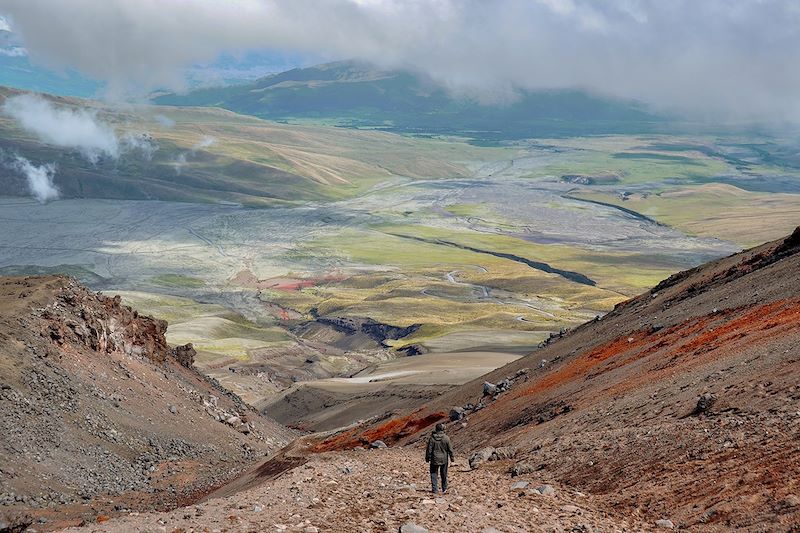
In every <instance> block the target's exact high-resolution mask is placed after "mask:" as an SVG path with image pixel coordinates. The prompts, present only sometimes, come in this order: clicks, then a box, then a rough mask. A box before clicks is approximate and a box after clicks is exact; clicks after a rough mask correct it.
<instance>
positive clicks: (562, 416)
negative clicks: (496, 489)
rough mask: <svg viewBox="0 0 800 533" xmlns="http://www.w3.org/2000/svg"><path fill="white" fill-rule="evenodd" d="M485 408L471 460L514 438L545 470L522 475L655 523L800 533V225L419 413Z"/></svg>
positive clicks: (362, 432) (521, 453)
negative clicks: (505, 385) (496, 387)
mask: <svg viewBox="0 0 800 533" xmlns="http://www.w3.org/2000/svg"><path fill="white" fill-rule="evenodd" d="M526 368H527V369H532V370H529V371H528V372H527V374H526V378H525V379H524V380H522V379H517V380H515V381H514V384H513V385H512V387H511V389H510V390H509V391H508V392H504V393H501V394H499V395H497V396H495V397H483V382H484V380H486V381H490V382H499V381H501V380H502V379H504V378H507V377H512V376H514V375H515V374H516V373H517V371H519V370H522V369H526ZM704 395H710V396H708V397H709V398H711V400H710V401H707V402H706V404H707V405H706V406H704V408H701V409H698V400H699V399H700V398H701V397H702V396H704ZM480 401H483V402H484V403H485V404H486V407H485V408H484V409H482V410H478V411H474V412H468V416H467V419H466V420H464V421H459V422H455V423H451V424H448V426H449V429H448V431H449V432H450V434H451V437H452V439H453V441H454V444H455V446H456V450H457V455H460V456H462V457H463V456H465V455H468V454H469V453H470V452H471V451H473V450H476V449H479V448H483V447H485V446H487V445H488V446H494V447H499V446H515V447H517V449H518V452H517V455H516V457H515V460H514V462H515V463H516V464H518V465H523V466H524V470H528V471H530V472H531V473H530V474H527V475H526V476H523V477H522V478H523V479H526V478H530V479H531V480H532V481H533V480H536V479H541V478H542V477H544V478H549V479H554V480H556V481H557V482H559V483H562V484H564V485H566V486H571V487H573V488H574V489H577V490H579V491H582V492H584V493H587V494H592V495H593V496H597V497H598V498H599V501H603V502H605V505H606V506H607V508H608V509H609V510H610V511H613V512H619V513H622V514H626V515H630V514H631V513H633V515H635V516H638V517H642V518H644V519H646V520H647V521H648V522H650V523H651V524H652V523H654V521H655V520H657V519H661V518H669V519H670V520H672V521H673V522H674V524H675V525H676V527H678V528H689V529H691V530H703V531H724V530H730V529H737V530H742V531H790V530H791V531H798V530H800V526H798V524H800V228H799V229H798V230H797V231H795V233H794V234H793V235H792V236H790V237H788V238H786V239H782V240H780V241H775V242H773V243H769V244H766V245H763V246H761V247H758V248H754V249H752V250H748V251H746V252H742V253H741V254H737V255H734V256H730V257H727V258H724V259H720V260H718V261H715V262H712V263H710V264H707V265H704V266H702V267H698V268H695V269H692V270H690V271H687V272H683V273H680V274H676V275H675V276H672V277H671V278H670V279H668V280H665V281H664V282H662V283H661V284H659V285H658V286H657V287H655V288H654V289H653V290H652V291H650V292H647V293H645V294H643V295H641V296H638V297H636V298H633V299H631V300H629V301H627V302H624V303H623V304H620V305H619V306H617V308H616V309H615V310H614V311H613V312H611V313H609V314H608V315H606V316H605V317H603V318H602V319H600V320H597V321H593V322H589V323H587V324H584V325H583V326H580V327H578V328H576V329H575V330H574V331H572V332H570V333H569V334H567V335H566V336H564V337H563V338H560V339H556V340H554V341H553V342H551V343H550V344H549V345H547V346H546V347H544V348H542V349H540V350H538V351H536V352H534V353H533V354H531V355H529V356H527V357H524V358H522V359H519V360H517V361H515V362H513V363H511V364H510V365H508V366H506V367H504V368H501V369H498V370H496V371H494V372H492V373H491V374H489V375H487V376H485V377H484V378H481V379H479V380H476V381H474V382H472V383H469V384H466V385H464V386H462V387H459V388H456V389H454V390H452V391H449V392H446V393H445V394H443V395H442V396H440V397H439V398H437V399H435V400H434V401H432V402H431V403H430V404H429V405H427V406H426V408H425V409H424V410H423V411H421V412H418V413H415V414H414V415H413V417H414V419H418V420H425V421H426V422H428V423H430V424H432V423H433V422H435V421H436V420H437V419H438V417H439V416H440V415H441V414H442V413H444V412H448V411H449V410H450V408H452V407H454V406H465V405H466V404H468V403H473V404H477V403H478V402H480ZM708 404H710V407H708ZM705 407H708V408H705ZM408 418H409V417H408V416H406V417H403V418H398V419H397V423H398V424H400V425H403V424H404V423H405V422H404V421H406V420H408ZM386 427H395V426H394V425H392V423H391V421H388V422H387V421H383V422H380V423H372V424H371V425H369V426H366V427H362V428H359V429H358V430H353V429H351V430H349V431H348V432H346V433H344V434H343V435H342V436H341V438H342V441H339V440H337V437H329V438H328V439H327V440H326V441H322V442H321V443H320V444H319V449H331V448H330V447H329V446H333V447H335V448H339V447H340V446H341V447H346V446H350V445H352V444H354V443H356V442H359V441H361V442H363V441H367V440H369V439H371V438H375V437H376V436H377V435H382V433H381V431H382V430H383V428H386ZM422 429H425V430H426V432H427V431H429V427H426V428H422ZM390 434H392V433H390ZM425 434H426V433H421V432H420V433H417V434H416V435H414V434H408V435H407V436H405V437H402V436H401V437H400V438H399V443H406V444H412V445H419V444H420V441H421V440H423V439H424V437H425ZM511 466H512V465H509V468H510V467H511Z"/></svg>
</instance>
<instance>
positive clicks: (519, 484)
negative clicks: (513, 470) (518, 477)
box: [511, 481, 530, 490]
mask: <svg viewBox="0 0 800 533" xmlns="http://www.w3.org/2000/svg"><path fill="white" fill-rule="evenodd" d="M528 485H530V483H528V482H527V481H517V482H515V483H514V484H513V485H511V490H521V489H525V488H527V486H528Z"/></svg>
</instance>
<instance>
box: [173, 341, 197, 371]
mask: <svg viewBox="0 0 800 533" xmlns="http://www.w3.org/2000/svg"><path fill="white" fill-rule="evenodd" d="M172 355H173V356H174V357H175V360H176V361H178V363H180V365H181V366H185V367H186V368H192V365H194V358H195V356H196V355H197V350H195V349H194V346H192V343H191V342H190V343H187V344H184V345H183V346H176V347H175V348H173V349H172Z"/></svg>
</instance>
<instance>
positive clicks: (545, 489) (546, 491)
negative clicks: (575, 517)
mask: <svg viewBox="0 0 800 533" xmlns="http://www.w3.org/2000/svg"><path fill="white" fill-rule="evenodd" d="M536 492H538V493H539V494H541V495H542V496H554V495H555V493H556V489H554V488H553V487H552V486H551V485H542V486H540V487H536Z"/></svg>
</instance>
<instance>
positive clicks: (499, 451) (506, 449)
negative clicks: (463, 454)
mask: <svg viewBox="0 0 800 533" xmlns="http://www.w3.org/2000/svg"><path fill="white" fill-rule="evenodd" d="M516 455H517V447H516V446H501V447H499V448H495V449H494V453H492V455H491V457H489V460H490V461H501V460H503V459H512V458H514V456H516Z"/></svg>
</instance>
